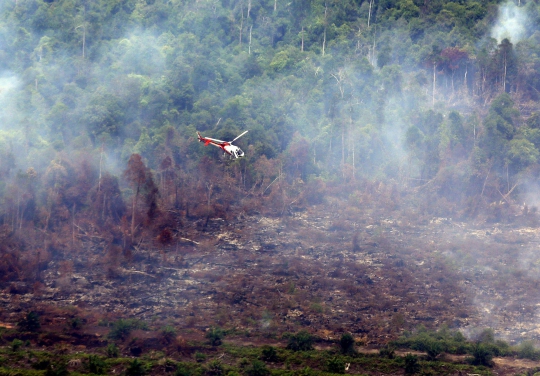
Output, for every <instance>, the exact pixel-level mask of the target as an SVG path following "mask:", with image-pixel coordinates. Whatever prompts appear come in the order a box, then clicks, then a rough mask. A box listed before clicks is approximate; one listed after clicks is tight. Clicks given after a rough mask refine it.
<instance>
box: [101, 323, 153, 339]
mask: <svg viewBox="0 0 540 376" xmlns="http://www.w3.org/2000/svg"><path fill="white" fill-rule="evenodd" d="M133 329H145V330H146V329H148V326H147V325H146V323H145V322H143V321H139V320H131V319H128V320H123V319H120V320H118V321H116V322H114V324H113V325H112V329H111V331H110V332H109V336H108V337H109V338H110V339H114V340H124V339H126V338H127V337H128V336H129V334H130V333H131V331H132V330H133Z"/></svg>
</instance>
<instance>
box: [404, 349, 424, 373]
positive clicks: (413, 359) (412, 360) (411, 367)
mask: <svg viewBox="0 0 540 376" xmlns="http://www.w3.org/2000/svg"><path fill="white" fill-rule="evenodd" d="M404 360H405V374H407V375H414V374H415V373H418V372H419V371H420V363H419V362H418V357H417V356H416V355H412V354H407V355H405V359H404Z"/></svg>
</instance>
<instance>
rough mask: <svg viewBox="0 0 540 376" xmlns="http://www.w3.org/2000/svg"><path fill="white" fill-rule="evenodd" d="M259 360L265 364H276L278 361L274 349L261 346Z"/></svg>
mask: <svg viewBox="0 0 540 376" xmlns="http://www.w3.org/2000/svg"><path fill="white" fill-rule="evenodd" d="M261 359H262V360H264V361H265V362H276V361H277V360H278V356H277V351H276V348H275V347H274V346H269V345H265V346H263V347H262V350H261Z"/></svg>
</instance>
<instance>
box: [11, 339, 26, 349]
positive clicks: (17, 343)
mask: <svg viewBox="0 0 540 376" xmlns="http://www.w3.org/2000/svg"><path fill="white" fill-rule="evenodd" d="M23 344H24V342H23V341H21V340H20V339H17V338H15V339H14V340H13V341H12V342H11V351H13V352H15V351H19V349H20V348H21V346H22V345H23Z"/></svg>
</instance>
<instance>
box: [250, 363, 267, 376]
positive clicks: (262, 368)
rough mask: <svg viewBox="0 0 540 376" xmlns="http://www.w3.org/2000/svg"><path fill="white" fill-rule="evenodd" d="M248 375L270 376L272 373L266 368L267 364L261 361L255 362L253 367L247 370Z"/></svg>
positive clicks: (252, 364)
mask: <svg viewBox="0 0 540 376" xmlns="http://www.w3.org/2000/svg"><path fill="white" fill-rule="evenodd" d="M246 375H248V376H268V375H270V371H269V370H268V368H266V364H264V362H261V361H260V360H254V361H253V362H252V363H251V366H249V367H248V368H246Z"/></svg>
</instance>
